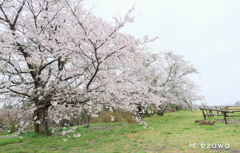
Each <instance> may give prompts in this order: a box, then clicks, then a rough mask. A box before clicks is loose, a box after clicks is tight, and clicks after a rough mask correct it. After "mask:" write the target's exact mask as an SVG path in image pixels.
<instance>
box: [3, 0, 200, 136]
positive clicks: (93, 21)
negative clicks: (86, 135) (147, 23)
mask: <svg viewBox="0 0 240 153" xmlns="http://www.w3.org/2000/svg"><path fill="white" fill-rule="evenodd" d="M132 11H133V8H132V9H131V10H129V12H128V13H127V14H126V15H125V16H124V17H123V18H114V22H113V23H108V22H106V21H104V20H103V19H101V18H98V17H96V16H94V15H93V14H92V13H91V12H90V11H89V10H85V9H84V7H83V3H82V1H75V0H38V1H33V0H3V1H1V2H0V35H1V37H0V64H1V67H0V79H1V82H0V93H1V94H2V95H3V96H2V97H0V98H1V101H2V102H6V101H7V102H8V103H10V104H11V106H16V107H17V108H18V111H19V112H20V113H19V115H18V116H16V118H19V119H20V118H24V117H26V116H29V115H32V122H29V120H27V119H22V120H21V121H20V126H21V127H26V126H28V125H31V124H32V123H33V126H34V131H35V132H36V133H48V132H49V129H48V122H47V120H48V119H51V120H53V121H54V122H56V123H60V121H61V120H64V119H66V120H67V119H70V117H73V116H74V115H76V114H79V113H81V111H83V110H87V113H88V115H91V116H92V117H95V116H97V114H98V112H100V111H101V110H102V109H103V108H104V107H105V108H108V109H109V110H112V109H123V110H125V111H131V112H142V111H144V109H142V108H148V107H149V106H151V105H155V106H161V105H164V104H166V103H179V102H187V103H190V102H193V101H194V100H198V99H199V98H200V97H198V95H197V92H196V89H197V87H196V86H195V85H194V83H193V82H191V80H189V79H188V78H187V77H186V76H187V75H188V74H192V73H196V72H197V71H196V69H194V68H193V67H192V66H191V65H189V63H187V62H186V61H184V60H183V58H182V57H181V56H178V55H173V54H172V53H169V52H168V53H163V52H161V53H159V54H153V53H151V52H149V51H148V49H146V48H145V44H146V43H148V42H151V41H154V40H155V39H148V37H147V36H145V37H144V38H143V39H136V38H134V37H133V36H131V35H128V34H123V33H121V32H120V30H121V29H122V28H123V27H124V26H125V25H126V24H127V23H130V22H133V19H134V17H131V16H130V13H131V12H132ZM140 119H141V115H140V116H139V118H137V120H139V121H140V122H141V120H140ZM66 126H67V125H66ZM64 133H66V132H64Z"/></svg>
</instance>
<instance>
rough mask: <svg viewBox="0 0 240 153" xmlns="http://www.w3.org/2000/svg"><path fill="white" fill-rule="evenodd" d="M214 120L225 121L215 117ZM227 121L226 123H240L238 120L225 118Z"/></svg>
mask: <svg viewBox="0 0 240 153" xmlns="http://www.w3.org/2000/svg"><path fill="white" fill-rule="evenodd" d="M215 121H219V122H222V123H225V120H224V119H215ZM227 123H228V124H240V120H236V119H227Z"/></svg>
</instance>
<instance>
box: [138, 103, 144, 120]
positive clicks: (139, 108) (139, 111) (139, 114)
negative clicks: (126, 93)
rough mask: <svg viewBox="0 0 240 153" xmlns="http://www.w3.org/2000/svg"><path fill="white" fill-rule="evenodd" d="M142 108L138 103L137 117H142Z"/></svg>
mask: <svg viewBox="0 0 240 153" xmlns="http://www.w3.org/2000/svg"><path fill="white" fill-rule="evenodd" d="M142 111H143V110H142V107H141V105H138V112H137V113H138V117H140V118H143V112H142Z"/></svg>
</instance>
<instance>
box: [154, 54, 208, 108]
mask: <svg viewBox="0 0 240 153" xmlns="http://www.w3.org/2000/svg"><path fill="white" fill-rule="evenodd" d="M155 58H156V62H155V63H154V64H153V65H152V79H150V83H151V84H152V86H153V87H160V88H161V89H162V90H160V92H159V91H155V93H156V94H157V95H159V96H161V97H163V98H164V102H163V103H161V105H159V106H158V107H159V109H160V111H161V113H163V111H164V109H165V108H166V107H167V106H168V105H169V104H175V105H181V104H185V105H187V106H188V107H189V108H192V102H194V101H198V100H203V99H204V97H203V96H201V95H198V93H199V92H200V87H199V86H197V85H195V84H194V82H192V80H191V79H190V78H189V75H192V74H198V71H197V70H196V69H195V68H194V66H193V65H192V64H191V63H190V62H189V61H185V60H184V58H183V56H180V55H175V54H173V52H161V53H160V54H158V55H156V56H155ZM152 90H154V89H152Z"/></svg>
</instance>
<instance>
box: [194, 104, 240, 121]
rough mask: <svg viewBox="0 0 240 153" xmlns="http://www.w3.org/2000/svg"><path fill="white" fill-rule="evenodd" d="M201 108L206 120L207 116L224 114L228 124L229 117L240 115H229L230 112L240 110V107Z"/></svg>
mask: <svg viewBox="0 0 240 153" xmlns="http://www.w3.org/2000/svg"><path fill="white" fill-rule="evenodd" d="M199 109H200V110H201V111H202V113H203V118H204V120H206V117H208V118H209V117H214V116H223V117H224V121H225V123H226V124H228V123H227V117H240V115H231V116H229V115H228V113H236V112H240V109H229V108H225V109H212V108H199ZM214 112H215V113H214ZM216 113H217V114H216Z"/></svg>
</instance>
